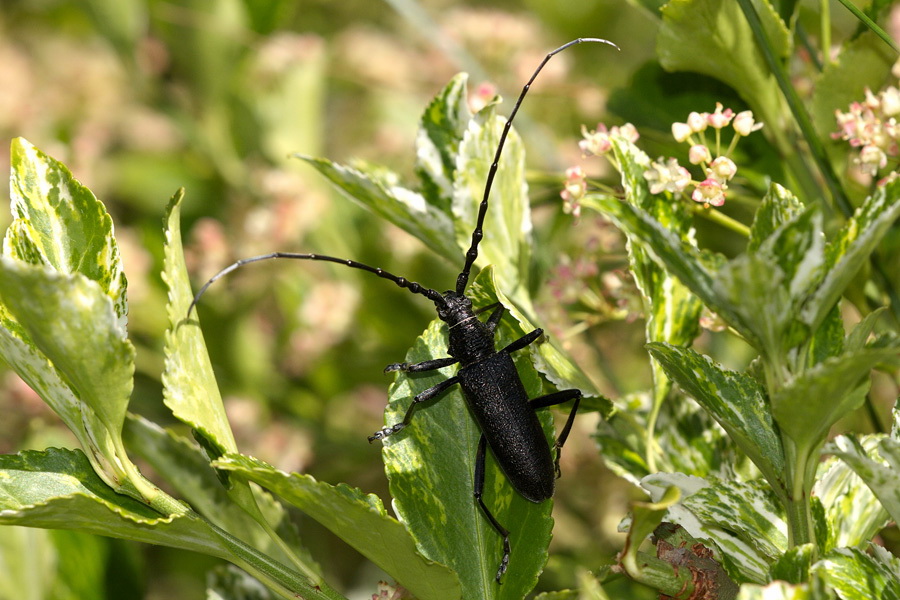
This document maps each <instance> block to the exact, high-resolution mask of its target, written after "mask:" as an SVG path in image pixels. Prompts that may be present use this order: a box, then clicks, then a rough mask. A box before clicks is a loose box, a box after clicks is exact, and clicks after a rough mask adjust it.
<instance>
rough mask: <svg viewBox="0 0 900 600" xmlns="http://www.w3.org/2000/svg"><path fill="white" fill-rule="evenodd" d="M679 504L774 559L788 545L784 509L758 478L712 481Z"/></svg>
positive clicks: (709, 523)
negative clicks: (746, 480) (742, 480)
mask: <svg viewBox="0 0 900 600" xmlns="http://www.w3.org/2000/svg"><path fill="white" fill-rule="evenodd" d="M683 505H684V507H685V508H687V509H688V510H689V511H691V512H692V513H693V514H694V515H695V516H696V517H697V518H698V519H700V520H701V521H702V522H703V523H705V524H708V525H715V526H716V527H719V528H721V529H722V530H724V531H729V532H731V533H732V534H733V535H735V536H737V537H738V538H740V539H741V540H742V541H744V542H745V543H747V544H749V545H750V546H752V547H753V548H755V549H756V550H757V551H758V552H759V553H760V554H761V555H762V556H764V557H766V558H767V559H768V560H770V561H774V560H775V559H777V558H778V557H779V556H781V554H782V553H784V552H785V551H786V550H787V549H788V532H787V523H786V522H785V516H784V509H783V508H782V506H781V504H780V503H779V501H778V499H777V497H776V496H775V494H774V493H773V492H772V490H771V488H770V487H769V486H768V485H767V484H766V483H765V482H764V481H762V480H757V481H748V482H741V481H715V482H712V484H711V485H709V486H707V487H704V488H702V489H700V490H698V491H697V493H695V494H692V495H691V496H689V497H687V498H685V499H684V501H683Z"/></svg>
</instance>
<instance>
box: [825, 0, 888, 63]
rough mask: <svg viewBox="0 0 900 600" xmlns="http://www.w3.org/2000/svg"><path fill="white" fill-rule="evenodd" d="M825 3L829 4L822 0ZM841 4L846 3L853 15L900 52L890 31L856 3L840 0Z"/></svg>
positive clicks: (845, 6) (845, 5)
mask: <svg viewBox="0 0 900 600" xmlns="http://www.w3.org/2000/svg"><path fill="white" fill-rule="evenodd" d="M822 1H823V2H824V3H825V4H827V3H828V2H827V0H822ZM838 2H840V3H841V4H843V5H844V8H846V9H847V10H849V11H850V12H851V13H853V16H854V17H856V18H857V19H859V20H860V21H862V22H863V24H864V25H865V26H866V27H868V28H869V29H870V30H872V32H874V33H875V35H877V36H878V37H880V38H881V41H883V42H884V43H885V44H887V45H888V46H890V47H891V48H893V50H894V52H896V53H898V54H900V47H898V46H897V44H896V43H895V42H894V39H893V38H892V37H891V36H890V35H888V33H887V32H886V31H885V30H884V29H882V28H881V27H879V26H878V24H877V23H876V22H875V21H873V20H872V19H870V18H869V16H868V15H866V13H864V12H863V11H861V10H860V9H859V8H858V7H857V6H856V5H854V4H853V3H852V2H850V0H838Z"/></svg>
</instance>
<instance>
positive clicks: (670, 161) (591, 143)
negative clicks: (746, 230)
mask: <svg viewBox="0 0 900 600" xmlns="http://www.w3.org/2000/svg"><path fill="white" fill-rule="evenodd" d="M762 126H763V124H762V123H759V122H757V121H756V119H755V118H754V116H753V113H752V112H751V111H749V110H745V111H743V112H739V113H735V112H734V111H733V110H732V109H730V108H725V107H724V106H723V105H722V103H721V102H717V103H716V108H715V110H714V111H713V112H711V113H706V112H703V113H700V112H692V113H690V114H689V115H688V116H687V119H686V120H685V122H683V123H673V124H672V136H673V137H674V138H675V141H677V142H679V143H686V144H688V145H689V146H690V149H689V150H688V161H689V162H690V164H692V165H695V166H698V167H700V168H702V169H703V173H704V177H703V178H702V179H699V180H698V179H694V178H693V175H692V174H691V172H690V171H689V170H688V169H687V168H685V167H683V166H682V165H681V164H679V162H678V159H677V158H663V157H660V158H658V159H657V160H654V161H650V162H649V164H648V165H647V170H646V171H644V179H645V180H646V181H647V184H648V186H649V189H650V193H651V194H662V193H669V194H672V195H673V196H678V195H681V194H688V193H690V197H691V199H692V200H694V201H695V202H699V203H701V204H703V205H705V206H722V205H723V204H724V203H725V192H726V190H727V189H728V184H729V182H730V181H731V180H732V179H733V178H734V176H735V174H736V173H737V166H736V165H735V164H734V161H733V160H732V159H731V158H730V154H731V153H732V152H733V151H734V148H735V146H736V145H737V142H738V140H739V139H740V138H742V137H745V136H748V135H750V134H751V133H753V132H754V131H758V130H760V129H761V128H762ZM728 127H730V128H731V129H732V135H731V142H730V145H729V146H728V147H727V149H725V150H724V151H723V149H722V143H721V139H722V130H723V129H726V128H728ZM581 133H582V136H583V138H584V139H582V140H581V141H580V142H579V143H578V146H579V148H581V152H582V154H583V155H584V156H603V155H607V154H609V152H610V151H611V150H612V141H611V140H612V138H614V137H619V138H622V139H624V140H626V141H629V142H632V143H634V142H636V141H637V140H638V138H639V137H640V135H639V134H638V131H637V129H636V128H635V127H634V125H632V124H631V123H626V124H624V125H621V126H618V127H611V128H607V126H606V125H604V124H603V123H600V124H599V125H597V129H595V130H592V131H588V129H587V127H584V126H582V128H581ZM707 135H709V136H711V137H714V139H713V140H712V142H710V141H707ZM609 159H610V161H611V162H613V163H614V164H615V158H614V157H612V156H610V157H609ZM566 177H567V178H566V184H565V188H564V189H563V191H562V194H561V195H562V197H563V200H564V202H565V204H564V205H563V209H564V210H565V212H567V213H571V214H574V215H576V216H577V215H578V213H579V206H578V200H579V199H580V198H581V197H582V196H584V194H585V193H586V192H587V185H586V182H585V176H584V171H583V170H582V169H581V167H574V168H572V169H569V170H568V171H566ZM691 188H692V189H691Z"/></svg>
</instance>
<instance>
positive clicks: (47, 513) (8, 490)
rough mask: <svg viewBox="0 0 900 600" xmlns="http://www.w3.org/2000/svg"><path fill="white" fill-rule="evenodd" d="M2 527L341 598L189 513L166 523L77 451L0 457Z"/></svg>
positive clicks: (165, 518)
mask: <svg viewBox="0 0 900 600" xmlns="http://www.w3.org/2000/svg"><path fill="white" fill-rule="evenodd" d="M0 524H3V525H26V526H28V527H42V528H48V529H72V530H77V531H83V532H87V533H93V534H97V535H105V536H109V537H115V538H122V539H127V540H134V541H138V542H144V543H148V544H158V545H163V546H171V547H173V548H181V549H183V550H191V551H194V552H200V553H203V554H208V555H210V556H216V557H219V558H223V559H225V560H229V561H231V562H233V563H235V564H239V565H240V566H241V567H242V568H245V569H247V570H248V571H250V572H251V573H252V574H253V575H254V576H256V577H257V578H260V579H262V580H263V581H266V582H267V583H268V584H269V585H272V586H275V587H276V588H277V589H280V590H281V591H282V592H283V593H287V590H292V591H293V593H298V592H302V593H305V594H309V595H310V596H312V595H313V594H315V593H317V591H318V592H319V593H321V594H322V595H323V596H324V598H329V599H336V598H340V597H341V596H340V595H338V594H336V593H335V592H334V591H333V590H331V589H330V588H328V587H327V586H326V585H325V584H324V582H322V581H321V580H319V581H316V580H310V579H307V578H305V577H303V576H301V575H300V574H298V573H296V572H295V571H291V570H289V569H287V568H285V567H284V566H283V565H282V564H280V563H278V562H277V561H274V560H272V559H271V558H269V557H267V556H266V555H264V554H260V553H259V552H258V551H256V550H254V549H252V548H250V547H248V546H246V545H245V544H243V543H242V542H240V541H239V540H237V539H236V538H234V537H233V536H231V535H229V534H228V533H227V532H225V531H223V530H221V529H219V528H217V527H215V526H214V525H212V524H211V523H209V522H208V521H205V520H203V519H201V518H200V517H199V516H198V515H197V514H196V513H194V512H192V511H190V510H186V509H185V510H183V512H181V513H178V514H169V515H162V514H160V513H159V512H157V511H155V510H154V509H152V508H150V507H149V506H147V505H146V504H145V503H143V502H139V501H137V500H134V499H132V498H130V497H129V496H125V495H122V494H117V493H116V492H114V491H113V489H112V488H110V487H109V486H107V485H106V484H105V483H104V482H103V481H102V480H101V479H100V478H99V477H98V476H97V474H96V473H95V472H94V471H93V469H92V468H91V465H90V463H89V462H88V460H87V458H86V457H85V456H84V454H83V453H82V452H80V451H78V450H63V449H55V448H51V449H49V450H46V451H42V452H36V451H26V452H22V453H20V454H17V455H12V456H10V455H3V456H0Z"/></svg>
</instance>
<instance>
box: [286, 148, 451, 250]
mask: <svg viewBox="0 0 900 600" xmlns="http://www.w3.org/2000/svg"><path fill="white" fill-rule="evenodd" d="M296 157H297V158H299V159H300V160H303V161H305V162H306V163H308V164H310V165H312V166H313V167H315V168H316V169H317V170H318V171H319V172H320V173H322V175H324V176H325V177H327V178H328V179H329V180H331V182H332V183H333V184H334V185H335V187H337V188H338V189H339V190H341V191H342V192H344V193H345V194H346V196H347V197H348V198H350V199H351V200H353V201H354V202H357V203H359V204H360V205H362V206H364V207H366V208H368V209H369V210H371V211H372V212H374V213H375V214H377V215H379V216H380V217H382V218H384V219H387V220H388V221H390V222H391V223H393V224H394V225H396V226H398V227H400V228H401V229H403V230H404V231H406V232H408V233H410V234H412V235H414V236H416V237H417V238H419V239H420V240H422V241H423V242H424V243H425V244H426V245H427V246H428V247H429V248H431V249H432V250H434V251H435V252H437V253H438V254H439V255H440V256H443V257H444V258H446V259H447V260H450V261H452V262H453V263H454V264H456V263H461V260H462V259H461V256H460V251H459V248H458V246H457V244H456V241H455V237H454V232H453V223H452V221H451V219H450V216H449V215H448V214H447V213H446V212H444V211H443V210H442V209H441V208H440V207H437V206H432V205H430V204H428V202H427V201H426V200H425V197H424V196H423V195H422V194H420V193H419V192H416V191H414V190H411V189H409V188H406V187H403V186H402V185H400V179H399V177H398V176H397V174H396V173H392V172H390V171H387V170H386V169H383V168H380V167H374V166H371V165H364V164H358V165H356V166H355V167H350V166H346V165H340V164H338V163H335V162H332V161H330V160H328V159H325V158H314V157H311V156H303V155H296Z"/></svg>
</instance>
